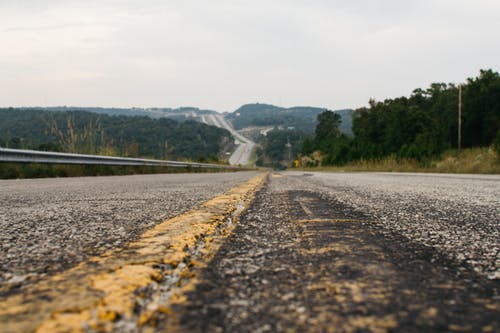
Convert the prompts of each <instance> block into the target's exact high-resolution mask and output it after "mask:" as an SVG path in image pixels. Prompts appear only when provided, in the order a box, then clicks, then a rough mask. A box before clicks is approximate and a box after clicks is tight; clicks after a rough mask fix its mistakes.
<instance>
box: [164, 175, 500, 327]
mask: <svg viewBox="0 0 500 333" xmlns="http://www.w3.org/2000/svg"><path fill="white" fill-rule="evenodd" d="M499 194H500V177H498V176H468V175H461V176H456V175H417V174H379V173H378V174H373V173H372V174H370V173H353V174H349V173H345V174H339V173H335V174H328V173H314V174H311V173H307V174H305V173H301V172H285V173H283V174H275V175H274V176H273V177H271V178H270V182H269V183H268V185H267V187H266V188H264V189H263V190H262V191H261V192H260V193H259V194H258V195H257V197H256V200H255V202H254V204H253V205H252V206H251V207H250V208H249V210H248V211H247V212H246V213H245V214H244V216H243V217H242V219H241V222H240V224H239V225H238V226H237V228H236V229H235V230H234V233H233V235H232V236H231V238H230V239H229V240H228V241H227V242H226V243H225V244H224V245H223V246H222V248H221V249H220V251H219V252H218V254H217V255H216V257H215V259H214V260H213V261H212V262H211V264H210V265H209V267H208V268H207V269H205V270H204V271H203V272H202V274H201V277H199V280H200V281H201V283H200V284H199V285H198V286H197V288H196V289H195V290H194V291H192V292H189V293H188V301H187V302H186V303H183V304H180V305H177V306H176V307H175V308H174V309H175V311H174V312H175V313H176V315H177V316H178V317H180V318H181V319H180V323H181V327H182V329H184V330H186V331H191V332H205V331H209V332H442V331H450V332H498V331H499V330H500V323H499V319H498V318H500V308H499V304H500V298H499V287H500V283H499V282H500V280H499V279H498V278H499V275H498V274H499V269H500V264H499V252H498V249H499V241H500V238H499V230H500V211H499V207H500V202H499V200H500V196H499ZM168 322H169V317H165V318H164V319H163V325H164V326H162V324H160V325H159V329H160V330H161V328H162V327H168Z"/></svg>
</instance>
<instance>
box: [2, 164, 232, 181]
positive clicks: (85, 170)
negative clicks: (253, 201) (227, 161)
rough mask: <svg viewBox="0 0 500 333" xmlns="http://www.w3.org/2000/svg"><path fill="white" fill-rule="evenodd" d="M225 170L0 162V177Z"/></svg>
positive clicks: (114, 174)
mask: <svg viewBox="0 0 500 333" xmlns="http://www.w3.org/2000/svg"><path fill="white" fill-rule="evenodd" d="M223 171H224V172H227V171H231V169H227V170H226V169H206V168H189V167H188V168H173V167H151V166H109V165H69V164H28V163H0V179H23V178H49V177H86V176H123V175H135V174H159V173H181V172H200V173H203V172H223Z"/></svg>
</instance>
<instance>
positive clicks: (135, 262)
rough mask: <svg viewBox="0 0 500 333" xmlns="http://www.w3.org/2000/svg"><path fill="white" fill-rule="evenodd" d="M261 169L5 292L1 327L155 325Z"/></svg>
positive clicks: (257, 182)
mask: <svg viewBox="0 0 500 333" xmlns="http://www.w3.org/2000/svg"><path fill="white" fill-rule="evenodd" d="M265 179H266V174H260V175H258V176H256V177H254V178H252V179H251V180H249V181H247V182H246V183H244V184H242V185H240V186H238V187H235V188H233V189H231V190H230V191H228V192H227V193H226V194H224V195H221V196H218V197H216V198H213V199H211V200H209V201H207V202H205V203H204V204H202V205H201V207H200V208H198V209H195V210H192V211H190V212H187V213H185V214H182V215H180V216H177V217H174V218H172V219H169V220H167V221H165V222H163V223H161V224H159V225H157V226H156V227H154V228H153V229H151V230H149V231H147V232H145V233H144V234H143V235H142V237H141V238H140V239H139V240H137V241H135V242H132V243H130V244H129V245H128V246H127V247H126V248H124V249H120V250H115V251H109V252H107V253H105V254H104V255H102V256H99V257H94V258H91V259H90V260H88V261H87V262H84V263H82V264H80V265H78V266H76V267H74V268H72V269H70V270H68V271H66V272H63V273H61V274H58V275H55V276H53V277H50V278H48V279H47V280H43V281H40V282H39V283H37V284H36V285H33V286H30V287H29V288H28V289H27V290H26V291H25V292H24V293H22V294H15V295H12V296H10V297H8V298H6V299H5V300H4V301H3V303H2V304H1V305H0V322H1V323H2V331H3V332H5V333H10V332H12V333H13V332H32V331H36V332H40V333H42V332H83V331H87V330H95V331H99V332H109V331H116V330H125V329H130V328H131V327H132V326H134V325H136V326H141V325H143V326H144V330H145V331H147V330H148V327H149V328H150V329H153V326H154V320H155V315H156V314H157V313H158V312H161V313H163V314H165V313H170V310H169V304H170V302H172V303H180V302H182V301H183V296H182V293H183V291H184V290H185V289H190V288H193V286H194V285H195V281H196V271H197V270H199V269H198V268H199V267H204V266H205V265H206V262H208V260H209V259H210V258H211V256H213V254H214V253H215V252H216V251H217V249H218V247H219V246H220V244H221V241H222V240H223V239H224V238H226V237H227V236H228V235H229V234H230V233H231V231H232V229H233V227H234V224H235V223H234V222H235V220H237V218H238V216H237V215H238V214H235V213H239V212H241V210H242V209H243V208H244V207H247V206H248V205H249V204H250V202H251V201H252V200H253V197H254V195H255V193H256V191H257V190H258V189H259V188H260V187H261V186H262V184H263V183H264V181H265Z"/></svg>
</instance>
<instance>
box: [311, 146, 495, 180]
mask: <svg viewBox="0 0 500 333" xmlns="http://www.w3.org/2000/svg"><path fill="white" fill-rule="evenodd" d="M302 170H309V171H337V172H342V171H381V172H382V171H383V172H436V173H478V174H500V156H499V155H498V154H497V153H496V152H495V150H494V149H492V148H470V149H463V150H461V151H458V150H449V151H446V152H445V153H443V154H442V156H441V158H439V159H433V160H431V161H429V162H426V163H419V162H418V161H416V160H411V159H398V158H396V157H395V156H389V157H386V158H384V159H381V160H359V161H356V162H353V163H350V164H347V165H344V166H333V167H316V168H303V169H302Z"/></svg>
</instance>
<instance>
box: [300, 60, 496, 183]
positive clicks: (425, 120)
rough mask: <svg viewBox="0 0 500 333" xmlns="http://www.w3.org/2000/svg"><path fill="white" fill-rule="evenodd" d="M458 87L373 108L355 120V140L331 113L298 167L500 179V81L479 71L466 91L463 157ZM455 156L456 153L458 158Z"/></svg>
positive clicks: (306, 144)
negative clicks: (480, 175) (466, 174)
mask: <svg viewBox="0 0 500 333" xmlns="http://www.w3.org/2000/svg"><path fill="white" fill-rule="evenodd" d="M458 94H459V87H458V86H457V85H455V84H444V83H435V84H432V85H431V86H430V87H429V88H427V89H426V90H422V89H415V90H414V91H413V94H412V95H411V96H410V97H399V98H395V99H387V100H385V101H383V102H377V101H374V100H370V102H369V107H366V108H360V109H358V110H356V111H355V112H354V114H353V124H352V130H353V134H354V135H353V137H350V136H347V135H345V134H343V133H342V132H341V131H340V130H339V126H340V122H341V119H340V117H339V116H338V115H337V114H335V113H334V112H331V111H325V112H323V113H321V114H319V115H318V125H317V126H316V131H315V134H314V135H313V136H309V137H307V138H305V139H304V141H303V142H302V146H301V149H300V152H299V154H297V159H298V161H299V162H300V163H299V165H300V167H319V168H325V167H327V168H328V169H332V170H333V169H341V170H359V171H429V172H472V173H500V170H499V169H500V159H499V156H500V76H499V74H498V72H494V71H492V70H481V72H480V74H479V76H478V77H476V78H469V79H467V82H466V83H465V84H464V85H463V86H462V94H463V113H462V136H461V139H462V145H461V146H462V149H461V150H460V151H459V150H456V148H457V146H458V135H457V133H458V120H457V119H458V115H457V112H458ZM454 149H455V150H454Z"/></svg>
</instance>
